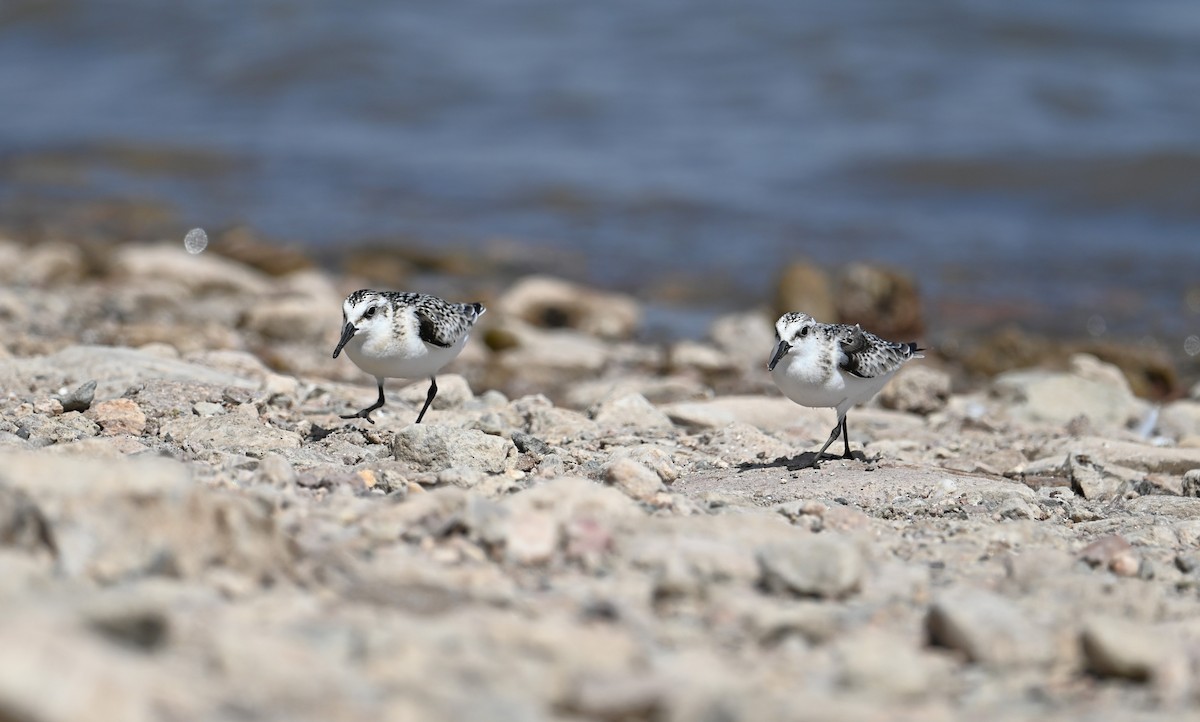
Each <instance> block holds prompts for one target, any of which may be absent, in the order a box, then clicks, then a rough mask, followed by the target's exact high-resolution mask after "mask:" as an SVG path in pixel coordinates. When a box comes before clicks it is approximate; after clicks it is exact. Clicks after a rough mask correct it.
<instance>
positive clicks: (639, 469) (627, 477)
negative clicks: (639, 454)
mask: <svg viewBox="0 0 1200 722" xmlns="http://www.w3.org/2000/svg"><path fill="white" fill-rule="evenodd" d="M604 480H605V481H607V482H608V483H610V484H612V485H613V486H615V487H617V488H618V489H620V490H621V491H623V492H625V493H626V494H628V495H629V496H630V497H631V498H633V499H637V500H638V501H651V500H653V499H654V497H655V495H656V494H658V493H659V492H660V491H663V490H664V487H663V484H662V480H661V479H660V478H659V476H658V474H656V473H654V472H653V471H651V470H650V469H648V468H647V467H646V466H645V465H643V464H640V463H638V462H637V461H634V460H633V459H631V458H629V457H624V456H622V457H619V458H616V459H613V460H612V461H610V462H608V463H607V464H606V465H605V466H604Z"/></svg>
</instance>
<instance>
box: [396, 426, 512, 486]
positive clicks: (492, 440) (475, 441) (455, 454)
mask: <svg viewBox="0 0 1200 722" xmlns="http://www.w3.org/2000/svg"><path fill="white" fill-rule="evenodd" d="M516 451H517V450H516V447H514V446H513V444H512V442H511V441H509V440H508V439H505V438H503V437H500V436H489V435H488V434H485V433H483V432H482V431H477V430H475V429H456V428H453V427H449V426H440V425H436V424H411V425H409V426H406V427H404V428H403V429H401V430H400V431H398V432H396V439H395V441H394V442H393V444H392V453H393V455H394V456H395V457H396V459H397V460H399V461H407V462H410V463H412V464H415V465H417V466H420V467H424V468H427V469H435V470H436V469H450V468H454V467H460V468H464V469H479V470H481V471H485V472H488V473H492V474H495V473H499V472H501V471H504V467H505V463H506V461H507V459H508V457H509V455H510V454H511V455H514V456H515V455H516Z"/></svg>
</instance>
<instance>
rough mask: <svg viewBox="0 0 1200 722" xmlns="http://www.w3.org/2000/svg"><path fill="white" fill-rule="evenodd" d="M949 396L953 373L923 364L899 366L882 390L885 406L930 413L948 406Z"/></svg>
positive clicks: (916, 412) (881, 402)
mask: <svg viewBox="0 0 1200 722" xmlns="http://www.w3.org/2000/svg"><path fill="white" fill-rule="evenodd" d="M949 397H950V375H949V374H947V373H946V372H945V371H939V370H938V369H934V368H930V367H928V366H923V365H908V366H905V367H904V368H902V369H900V371H899V373H897V374H896V376H895V378H893V379H892V380H891V381H889V382H888V385H887V386H885V387H884V388H883V391H881V392H880V394H879V403H880V404H882V405H883V406H884V408H888V409H895V410H897V411H908V412H910V413H914V414H931V413H933V412H935V411H940V410H941V409H943V408H945V406H946V400H947V399H948V398H949Z"/></svg>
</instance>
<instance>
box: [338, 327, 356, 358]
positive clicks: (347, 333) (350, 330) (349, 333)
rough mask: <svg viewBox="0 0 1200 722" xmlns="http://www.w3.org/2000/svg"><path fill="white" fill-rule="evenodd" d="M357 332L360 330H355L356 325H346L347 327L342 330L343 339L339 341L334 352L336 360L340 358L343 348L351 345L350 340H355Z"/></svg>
mask: <svg viewBox="0 0 1200 722" xmlns="http://www.w3.org/2000/svg"><path fill="white" fill-rule="evenodd" d="M357 332H358V329H357V328H354V324H352V323H349V322H347V323H346V327H345V328H343V329H342V338H341V339H340V340H339V341H338V345H337V348H335V349H334V350H333V357H334V358H337V357H338V354H340V353H341V352H342V347H343V346H345V345H346V344H348V343H350V339H352V338H354V334H355V333H357Z"/></svg>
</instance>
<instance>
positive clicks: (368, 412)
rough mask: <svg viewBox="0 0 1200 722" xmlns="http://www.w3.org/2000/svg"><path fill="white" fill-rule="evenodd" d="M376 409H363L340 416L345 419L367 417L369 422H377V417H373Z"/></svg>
mask: <svg viewBox="0 0 1200 722" xmlns="http://www.w3.org/2000/svg"><path fill="white" fill-rule="evenodd" d="M374 410H375V409H363V410H362V411H359V412H357V413H353V414H339V416H341V417H342V418H343V419H366V420H367V423H370V424H373V423H375V419H372V418H371V412H372V411H374Z"/></svg>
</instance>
